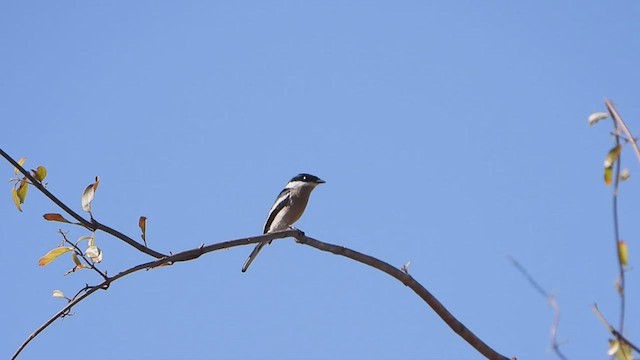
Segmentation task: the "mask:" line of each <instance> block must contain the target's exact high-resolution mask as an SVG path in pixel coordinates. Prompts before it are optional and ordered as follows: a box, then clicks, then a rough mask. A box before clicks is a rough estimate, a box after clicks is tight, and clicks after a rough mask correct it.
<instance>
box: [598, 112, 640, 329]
mask: <svg viewBox="0 0 640 360" xmlns="http://www.w3.org/2000/svg"><path fill="white" fill-rule="evenodd" d="M605 104H606V105H607V109H608V110H609V114H610V115H611V117H612V118H613V119H614V121H613V128H614V132H613V133H614V139H615V143H616V146H620V126H621V125H623V126H622V127H623V128H624V129H626V131H629V129H627V126H626V125H624V122H623V121H622V118H620V115H619V114H618V112H617V111H616V109H615V108H614V107H613V105H612V104H611V102H610V101H609V100H606V101H605ZM627 135H628V136H630V137H631V139H630V140H629V141H631V143H632V144H634V149H635V148H637V146H638V145H637V144H636V142H635V139H634V138H633V136H632V135H631V133H630V132H627ZM621 162H622V152H620V153H619V154H618V158H617V159H616V164H615V165H616V166H615V171H614V173H613V237H614V239H613V240H614V242H615V249H616V254H617V255H618V256H617V258H618V274H619V275H618V276H619V287H618V292H619V294H620V325H619V327H620V330H619V331H620V332H623V329H624V317H625V307H626V306H625V298H626V296H625V276H624V264H622V259H621V258H620V250H619V249H620V243H619V242H620V231H619V223H618V190H619V188H620V163H621Z"/></svg>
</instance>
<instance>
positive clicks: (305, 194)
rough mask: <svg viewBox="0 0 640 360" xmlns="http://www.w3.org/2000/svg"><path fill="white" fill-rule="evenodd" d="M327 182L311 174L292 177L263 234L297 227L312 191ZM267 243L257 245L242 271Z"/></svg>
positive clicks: (276, 202) (272, 207) (266, 223)
mask: <svg viewBox="0 0 640 360" xmlns="http://www.w3.org/2000/svg"><path fill="white" fill-rule="evenodd" d="M325 182H326V181H324V180H322V179H320V178H319V177H317V176H315V175H311V174H298V175H296V176H294V177H293V178H291V180H289V182H288V183H287V185H286V186H285V187H284V189H283V190H282V191H281V192H280V194H279V195H278V197H277V198H276V201H275V202H274V203H273V206H271V209H270V210H269V215H268V216H267V221H266V222H265V223H264V229H263V234H268V233H272V232H277V231H283V230H287V229H295V228H294V227H293V224H294V223H295V222H296V221H298V220H299V219H300V217H301V216H302V214H303V213H304V210H305V208H306V207H307V203H308V202H309V197H310V196H311V192H312V191H313V189H315V188H316V186H318V185H320V184H324V183H325ZM266 244H267V242H261V243H258V244H257V245H256V247H255V248H254V249H253V251H252V252H251V255H249V258H248V259H247V261H246V262H245V263H244V266H242V272H245V271H247V269H248V268H249V265H251V263H252V262H253V260H254V259H255V258H256V256H257V255H258V253H259V252H260V250H262V248H263V247H264V246H265V245H266ZM269 244H271V241H269Z"/></svg>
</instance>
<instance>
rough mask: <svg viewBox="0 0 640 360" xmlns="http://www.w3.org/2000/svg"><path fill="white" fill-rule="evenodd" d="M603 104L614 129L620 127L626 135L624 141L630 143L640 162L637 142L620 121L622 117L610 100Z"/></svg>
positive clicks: (625, 125) (639, 149) (622, 121)
mask: <svg viewBox="0 0 640 360" xmlns="http://www.w3.org/2000/svg"><path fill="white" fill-rule="evenodd" d="M604 104H605V105H606V106H607V110H609V114H610V115H611V118H612V119H613V121H614V123H615V124H616V128H617V127H618V126H619V127H621V128H622V131H624V133H625V134H626V135H627V139H625V140H627V141H629V142H630V143H631V145H632V146H633V150H634V151H635V152H636V157H638V161H640V148H638V142H637V141H636V138H635V137H633V135H631V130H629V127H628V126H627V124H626V123H625V122H624V120H622V117H621V116H620V114H618V110H616V107H615V106H613V103H612V102H611V100H605V101H604ZM616 134H617V131H616Z"/></svg>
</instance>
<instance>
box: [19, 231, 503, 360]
mask: <svg viewBox="0 0 640 360" xmlns="http://www.w3.org/2000/svg"><path fill="white" fill-rule="evenodd" d="M286 237H293V238H295V239H296V241H297V242H299V243H302V244H305V245H308V246H311V247H313V248H316V249H319V250H322V251H327V252H331V253H333V254H336V255H340V256H344V257H347V258H350V259H352V260H355V261H358V262H361V263H363V264H366V265H369V266H371V267H373V268H376V269H378V270H380V271H382V272H385V273H387V274H389V275H390V276H392V277H394V278H396V279H397V280H399V281H400V282H402V283H403V284H404V285H406V286H408V287H409V288H410V289H411V290H413V291H414V292H415V293H416V294H417V295H418V296H420V297H421V298H422V299H423V300H424V301H425V302H426V303H427V304H428V305H429V306H430V307H431V308H432V309H433V310H434V311H435V312H436V314H438V316H440V318H442V320H443V321H444V322H445V323H446V324H447V325H449V327H450V328H451V329H453V331H455V332H456V333H457V334H458V335H460V336H461V337H462V338H463V339H464V340H465V341H466V342H467V343H469V344H470V345H471V346H473V347H474V348H475V349H476V350H478V352H480V353H481V354H482V355H484V356H485V357H487V358H488V359H499V360H508V358H507V357H505V356H503V355H501V354H499V353H498V352H496V351H495V350H493V349H492V348H490V347H489V346H488V345H487V344H485V343H484V342H483V341H482V340H480V339H479V338H478V337H477V336H476V335H475V334H473V333H472V332H471V331H470V330H469V329H468V328H467V327H465V326H464V325H463V324H462V323H461V322H460V321H458V320H457V319H456V318H455V317H454V316H453V315H452V314H451V313H450V312H449V311H448V310H447V309H446V308H445V307H444V305H442V303H440V301H438V299H436V298H435V297H434V296H433V295H432V294H431V293H430V292H429V291H428V290H427V289H425V288H424V286H422V285H421V284H420V283H419V282H418V281H416V280H415V279H414V278H413V277H411V276H410V275H409V274H407V273H404V272H403V271H401V270H400V269H397V268H395V267H393V266H391V265H389V264H388V263H386V262H384V261H381V260H378V259H376V258H374V257H372V256H369V255H365V254H362V253H359V252H357V251H354V250H351V249H348V248H345V247H343V246H337V245H332V244H327V243H324V242H321V241H319V240H316V239H313V238H310V237H307V236H305V235H304V234H303V233H302V232H300V231H299V230H285V231H281V232H275V233H269V234H265V235H261V236H256V237H247V238H242V239H237V240H230V241H225V242H221V243H216V244H211V245H207V246H201V247H199V248H196V249H191V250H187V251H183V252H180V253H177V254H175V255H171V256H167V257H164V258H162V259H158V260H155V261H150V262H147V263H144V264H140V265H136V266H134V267H131V268H129V269H127V270H124V271H122V272H120V273H119V274H117V275H115V276H113V277H110V278H108V279H106V280H105V281H103V282H102V283H100V284H98V285H96V286H94V287H90V288H89V289H88V290H87V291H86V292H85V293H84V294H82V295H80V296H78V297H77V298H74V299H72V301H70V302H69V303H68V304H67V305H66V306H65V307H64V308H62V309H61V310H60V311H58V313H56V314H55V315H54V316H53V317H52V318H51V319H49V320H47V321H46V322H45V323H44V324H42V325H41V326H40V327H39V328H38V329H37V330H36V331H35V332H34V333H33V334H31V335H29V337H28V338H27V339H26V340H25V341H24V342H23V343H22V345H20V347H19V348H18V350H17V351H16V352H15V354H14V355H13V357H12V359H16V358H17V357H18V355H19V354H20V353H21V352H22V350H23V349H24V348H25V347H26V346H27V345H28V344H29V342H31V341H32V340H33V339H34V338H35V337H36V336H38V334H40V333H41V332H42V331H44V330H45V329H46V328H47V327H48V326H49V325H51V324H52V323H53V322H54V321H55V320H57V319H58V318H60V317H62V316H64V314H66V313H68V312H69V311H70V310H71V309H72V308H73V307H74V306H76V305H77V304H78V303H80V302H81V301H83V300H84V299H86V298H87V297H88V296H90V295H91V294H93V293H95V292H96V291H97V290H99V289H107V288H108V287H109V286H110V285H111V283H113V282H114V281H116V280H118V279H120V278H122V277H125V276H127V275H129V274H132V273H134V272H137V271H140V270H145V269H153V268H156V267H159V266H164V265H172V264H174V263H177V262H182V261H190V260H194V259H197V258H199V257H200V256H202V255H203V254H206V253H209V252H213V251H217V250H222V249H229V248H233V247H236V246H243V245H249V244H255V243H259V242H270V241H272V240H276V239H282V238H286Z"/></svg>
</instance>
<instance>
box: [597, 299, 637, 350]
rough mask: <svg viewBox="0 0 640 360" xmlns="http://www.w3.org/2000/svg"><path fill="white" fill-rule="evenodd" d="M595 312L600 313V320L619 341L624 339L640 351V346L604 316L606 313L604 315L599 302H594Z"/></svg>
mask: <svg viewBox="0 0 640 360" xmlns="http://www.w3.org/2000/svg"><path fill="white" fill-rule="evenodd" d="M593 312H595V313H596V315H598V318H599V319H600V321H602V323H603V324H604V326H605V327H606V328H607V330H609V332H610V333H611V335H613V336H614V337H615V338H616V339H618V341H622V342H624V343H626V344H628V345H629V346H631V348H632V349H633V350H635V351H636V352H638V353H640V348H638V347H637V346H636V345H634V344H633V343H632V342H631V341H629V340H628V339H627V338H626V337H624V336H622V334H620V332H618V330H616V329H615V328H614V327H613V326H612V325H611V324H610V323H609V322H608V321H607V319H605V318H604V315H602V313H601V312H600V309H598V304H593Z"/></svg>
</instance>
